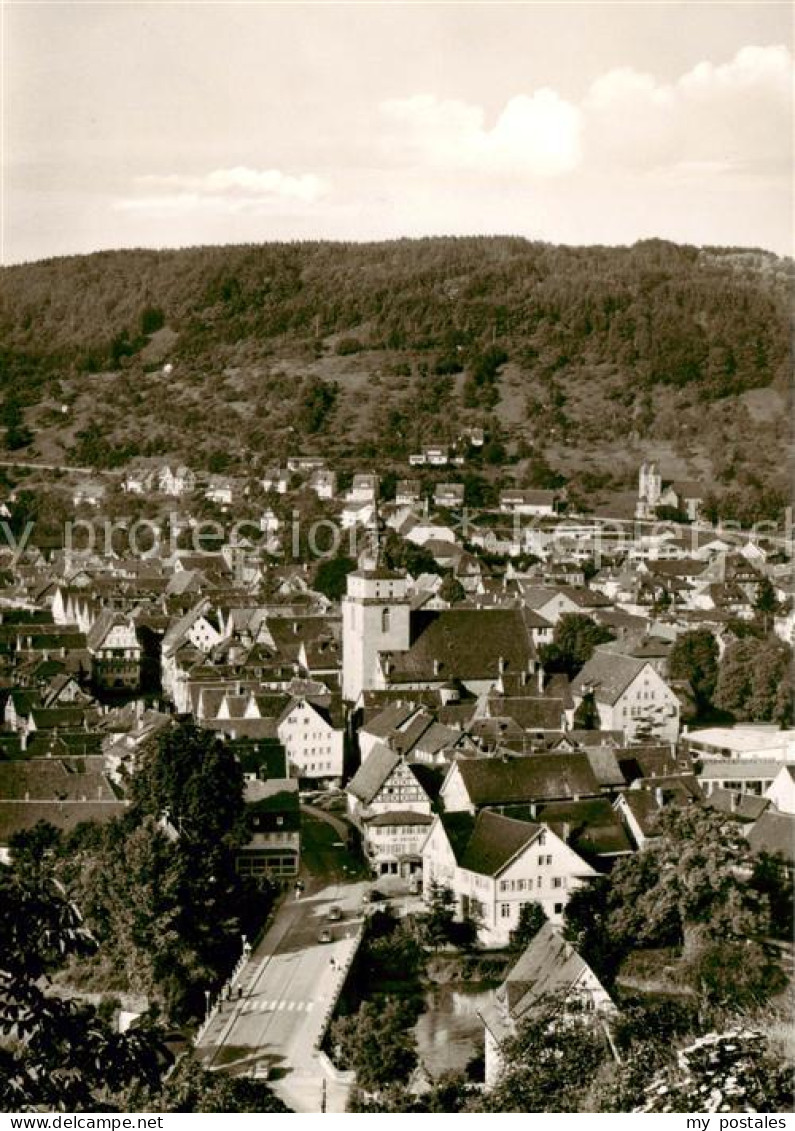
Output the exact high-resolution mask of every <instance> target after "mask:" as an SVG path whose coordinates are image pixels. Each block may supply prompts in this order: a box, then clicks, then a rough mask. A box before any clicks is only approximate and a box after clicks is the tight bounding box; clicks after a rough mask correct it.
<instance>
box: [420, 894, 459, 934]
mask: <svg viewBox="0 0 795 1131" xmlns="http://www.w3.org/2000/svg"><path fill="white" fill-rule="evenodd" d="M427 902H428V910H427V911H426V912H425V914H424V915H423V916H422V919H421V922H422V928H423V932H424V934H425V936H426V938H427V939H428V942H429V943H430V944H431V946H434V947H436V946H441V945H442V944H443V943H445V942H448V941H449V939H450V931H451V928H452V925H453V921H454V919H455V903H456V900H455V893H454V892H453V891H452V889H451V888H449V887H445V886H444V884H440V883H439V882H438V880H432V881H431V886H430V888H429V890H428V899H427Z"/></svg>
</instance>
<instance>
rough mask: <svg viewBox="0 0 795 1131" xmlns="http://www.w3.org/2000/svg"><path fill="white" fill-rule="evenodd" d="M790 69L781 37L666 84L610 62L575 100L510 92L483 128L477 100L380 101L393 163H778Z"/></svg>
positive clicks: (504, 167) (713, 172) (701, 166)
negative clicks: (779, 43)
mask: <svg viewBox="0 0 795 1131" xmlns="http://www.w3.org/2000/svg"><path fill="white" fill-rule="evenodd" d="M792 84H793V66H792V59H791V56H790V53H789V51H788V49H787V48H786V47H783V46H769V47H753V46H749V47H744V48H742V49H741V50H740V51H739V52H738V53H737V54H736V55H735V57H734V58H733V59H731V60H730V61H729V62H726V63H721V64H714V63H711V62H701V63H699V64H698V65H697V66H695V67H693V68H692V70H690V71H688V72H687V73H685V74H683V75H681V76H680V77H679V78H678V79H676V80H675V81H672V82H660V81H658V80H657V79H656V78H655V77H654V75H651V74H648V73H645V72H640V71H636V70H634V69H633V68H632V67H620V68H616V69H615V70H611V71H608V72H607V73H605V74H603V75H601V76H599V77H598V78H597V79H595V80H594V82H593V83H592V84H591V86H590V87H589V89H588V91H587V92H586V94H585V96H584V98H583V99H582V100H581V102H580V103H579V104H575V103H573V102H570V101H567V100H566V99H564V98H563V97H562V96H561V95H560V94H559V93H558V92H556V91H554V90H552V89H550V88H549V87H543V88H541V89H539V90H535V91H534V92H532V93H526V94H517V95H516V96H515V97H513V98H511V99H510V100H509V101H508V102H507V103H506V104H505V105H504V107H503V108H502V110H501V111H500V113H499V114H498V115H497V118H496V120H495V122H494V124H493V126H491V127H488V126H487V124H486V113H485V110H484V109H483V107H481V106H477V105H472V104H470V103H466V102H461V101H456V100H453V99H441V98H437V97H435V96H434V95H431V94H422V95H415V96H413V97H410V98H405V99H392V100H391V101H388V102H384V103H382V104H381V106H380V111H381V115H382V120H383V121H384V123H385V131H384V135H383V137H382V148H383V151H384V153H385V154H387V155H388V156H389V158H390V159H391V160H392V161H397V162H398V163H403V164H410V165H413V166H416V167H420V168H423V167H424V168H427V169H428V170H429V171H433V170H436V171H438V170H440V169H443V170H447V171H467V172H471V171H480V172H486V173H491V174H501V173H510V174H512V175H516V176H520V177H526V178H528V179H530V180H532V179H537V178H546V177H561V176H564V175H566V174H568V173H572V172H574V171H575V170H578V171H583V172H587V171H588V170H593V171H599V170H609V171H612V172H613V173H616V174H617V173H618V172H619V171H620V170H621V169H625V170H631V171H633V172H635V173H638V172H640V173H643V174H652V173H656V172H660V171H662V170H666V169H667V170H674V169H675V170H677V175H682V174H683V173H686V171H687V170H688V169H689V170H692V173H693V176H704V177H708V178H710V177H718V176H728V175H732V174H736V173H741V174H748V173H756V174H763V175H770V174H772V175H777V174H779V173H781V172H782V170H784V169H785V168H786V169H787V170H789V163H790V157H789V146H790V137H791V131H792Z"/></svg>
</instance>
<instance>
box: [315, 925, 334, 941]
mask: <svg viewBox="0 0 795 1131" xmlns="http://www.w3.org/2000/svg"><path fill="white" fill-rule="evenodd" d="M317 941H318V942H320V943H329V942H332V941H333V935H332V934H331V931H330V930H329V929H328V927H324V928H323V930H322V931H320V932H319V933H318V936H317Z"/></svg>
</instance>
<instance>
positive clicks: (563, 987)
mask: <svg viewBox="0 0 795 1131" xmlns="http://www.w3.org/2000/svg"><path fill="white" fill-rule="evenodd" d="M552 997H554V998H555V1000H556V1001H557V1002H558V1003H559V1005H560V1006H561V1008H562V1009H563V1011H564V1013H566V1014H572V1015H575V1016H577V1017H578V1018H579V1019H580V1020H584V1019H586V1018H588V1017H589V1016H590V1017H593V1018H594V1020H596V1019H597V1018H598V1017H600V1016H603V1015H604V1014H605V1013H613V1012H615V1006H614V1004H613V1002H612V1000H611V998H610V995H609V994H608V992H607V990H606V989H605V988H604V986H603V985H602V983H601V982H600V981H599V979H598V978H597V976H596V974H594V972H593V970H592V969H591V968H590V966H589V965H588V963H587V962H586V961H585V959H584V958H582V957H581V955H579V954H578V953H577V951H576V950H575V949H574V947H573V946H572V945H571V943H569V942H567V940H566V939H564V937H563V935H562V934H561V933H560V931H559V930H557V928H556V927H554V926H553V925H552V924H551V923H544V925H543V927H542V928H541V930H540V931H539V932H538V934H537V935H536V936H535V938H533V939H532V940H531V942H530V943H529V945H528V946H527V949H526V950H525V951H524V952H523V954H521V955H520V957H519V958H518V960H517V962H516V964H515V965H514V966H513V967H512V969H511V970H510V972H509V973H508V975H507V977H506V978H505V981H504V982H503V983H502V985H501V986H500V987H499V989H497V990H496V991H495V992H494V994H493V995H492V1000H491V1001H490V1002H489V1003H488V1004H487V1005H486V1006H485V1007H484V1009H483V1011H482V1013H481V1018H482V1020H483V1025H484V1029H485V1061H486V1063H485V1083H486V1087H487V1088H491V1087H493V1086H494V1085H495V1084H496V1083H497V1081H498V1080H499V1078H500V1076H501V1075H502V1072H503V1069H504V1067H505V1065H504V1062H503V1058H502V1055H501V1048H502V1045H503V1043H504V1042H505V1041H506V1040H507V1039H508V1038H509V1037H513V1036H515V1034H516V1031H517V1029H518V1028H519V1027H520V1026H521V1025H522V1023H523V1022H524V1021H525V1020H527V1019H528V1018H529V1017H532V1015H533V1013H534V1011H535V1010H536V1009H537V1008H538V1007H539V1006H540V1005H541V1004H542V1003H543V1001H544V999H545V998H552Z"/></svg>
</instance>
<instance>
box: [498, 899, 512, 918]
mask: <svg viewBox="0 0 795 1131" xmlns="http://www.w3.org/2000/svg"><path fill="white" fill-rule="evenodd" d="M500 915H501V916H502V918H503V919H510V917H511V905H510V903H501V904H500Z"/></svg>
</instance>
